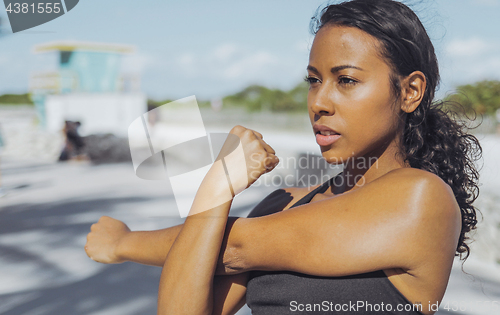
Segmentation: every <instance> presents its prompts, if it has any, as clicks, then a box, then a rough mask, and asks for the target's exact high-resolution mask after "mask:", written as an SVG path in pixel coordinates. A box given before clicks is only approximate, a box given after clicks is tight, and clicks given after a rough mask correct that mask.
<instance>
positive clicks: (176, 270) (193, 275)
mask: <svg viewBox="0 0 500 315" xmlns="http://www.w3.org/2000/svg"><path fill="white" fill-rule="evenodd" d="M227 185H228V182H227V179H226V175H225V172H224V169H223V168H222V163H216V164H214V165H213V166H212V168H211V169H210V171H209V172H208V174H207V176H205V179H204V180H203V183H202V184H201V186H200V188H199V190H198V192H197V194H196V197H195V200H194V202H193V206H192V207H191V211H190V215H189V216H188V217H187V218H186V221H185V223H184V225H183V226H182V228H181V230H180V232H179V234H178V235H177V238H176V239H175V241H174V243H173V245H172V247H171V248H170V251H169V253H168V255H167V258H166V260H165V264H164V266H163V271H162V274H161V278H160V287H159V295H158V314H211V313H212V307H213V288H212V285H213V277H214V275H215V269H216V266H217V261H218V257H219V252H220V248H221V244H222V240H223V238H224V234H225V230H226V223H227V219H228V217H227V216H228V214H229V209H230V207H231V203H232V196H231V195H229V196H228V194H227ZM228 197H229V198H228Z"/></svg>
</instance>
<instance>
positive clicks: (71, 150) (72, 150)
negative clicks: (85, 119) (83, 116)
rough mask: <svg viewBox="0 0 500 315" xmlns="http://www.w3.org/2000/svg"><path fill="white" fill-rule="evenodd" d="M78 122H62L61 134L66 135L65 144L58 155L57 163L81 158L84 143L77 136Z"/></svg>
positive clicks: (78, 135)
mask: <svg viewBox="0 0 500 315" xmlns="http://www.w3.org/2000/svg"><path fill="white" fill-rule="evenodd" d="M80 125H81V124H80V122H79V121H70V120H66V121H65V122H64V129H63V132H64V134H65V135H66V142H65V145H64V148H63V150H62V152H61V154H60V155H59V161H67V160H70V159H78V158H80V157H82V156H83V154H84V152H83V151H84V148H85V142H84V141H83V138H82V137H81V136H80V134H78V127H80Z"/></svg>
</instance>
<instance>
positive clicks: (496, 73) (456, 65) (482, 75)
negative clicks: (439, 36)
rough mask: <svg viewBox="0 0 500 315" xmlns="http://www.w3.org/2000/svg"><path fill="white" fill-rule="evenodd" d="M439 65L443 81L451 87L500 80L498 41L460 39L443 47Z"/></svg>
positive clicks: (476, 38)
mask: <svg viewBox="0 0 500 315" xmlns="http://www.w3.org/2000/svg"><path fill="white" fill-rule="evenodd" d="M445 52H446V57H445V59H444V66H443V64H442V65H441V66H442V67H441V68H442V70H444V71H442V72H443V81H448V82H449V83H451V84H453V85H455V86H456V85H461V84H468V83H474V82H477V81H480V80H500V41H498V40H489V39H486V38H480V37H471V38H461V39H454V40H452V41H450V42H449V43H448V44H447V45H446V46H445Z"/></svg>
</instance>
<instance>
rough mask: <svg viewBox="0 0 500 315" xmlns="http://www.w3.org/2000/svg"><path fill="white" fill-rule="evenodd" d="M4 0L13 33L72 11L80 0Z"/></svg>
mask: <svg viewBox="0 0 500 315" xmlns="http://www.w3.org/2000/svg"><path fill="white" fill-rule="evenodd" d="M49 1H50V2H46V0H3V3H4V4H5V10H6V11H7V16H8V17H9V21H10V27H11V28H12V32H13V33H17V32H20V31H24V30H27V29H29V28H33V27H35V26H39V25H42V24H45V23H47V22H49V21H52V20H54V19H57V18H58V17H60V16H61V15H64V14H65V13H67V12H69V11H71V10H72V9H73V8H74V7H75V6H76V5H77V4H78V1H79V0H62V1H61V0H52V1H51V0H49Z"/></svg>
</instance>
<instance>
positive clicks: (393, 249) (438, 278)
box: [86, 0, 480, 314]
mask: <svg viewBox="0 0 500 315" xmlns="http://www.w3.org/2000/svg"><path fill="white" fill-rule="evenodd" d="M314 26H315V34H316V36H315V39H314V42H313V45H312V48H311V52H310V58H309V65H308V66H307V70H308V76H307V78H306V80H307V81H308V82H309V83H310V89H309V94H308V110H309V117H310V119H311V123H312V125H313V130H314V132H315V134H316V140H317V143H318V144H319V145H320V147H321V151H322V155H323V157H324V158H325V160H326V161H328V162H329V163H332V164H339V163H342V164H344V170H343V172H342V173H341V174H339V175H338V176H336V177H334V178H332V179H331V180H329V181H328V182H326V183H324V184H323V185H320V186H318V187H316V188H315V189H314V190H313V191H312V192H311V191H310V190H311V189H310V188H304V189H300V188H290V189H285V190H278V191H276V192H274V193H272V194H271V195H269V196H268V197H266V199H264V200H263V201H262V202H261V203H260V204H259V205H258V206H257V207H256V208H255V209H254V210H253V212H252V213H251V215H250V216H249V218H228V213H229V209H230V206H231V201H232V198H231V196H229V197H228V196H227V190H228V189H227V187H228V186H227V185H228V181H229V183H230V185H231V187H232V189H233V191H234V192H235V193H237V192H238V191H240V190H243V189H245V188H246V187H248V186H250V185H251V184H252V183H253V182H254V181H255V180H256V179H257V178H258V177H259V176H260V175H262V174H264V173H266V172H268V171H270V170H272V168H273V167H275V165H276V164H277V163H278V159H277V158H276V156H275V155H274V154H275V152H274V150H273V149H272V148H271V147H270V146H269V145H267V144H266V143H265V141H264V140H263V137H262V135H261V134H260V133H258V132H256V131H253V130H249V129H246V128H244V127H241V126H237V127H235V128H233V130H232V131H231V133H232V134H235V135H237V136H238V137H239V139H240V141H241V143H240V144H241V145H242V147H243V149H244V154H245V156H244V158H245V160H246V161H247V162H248V161H252V162H251V163H247V168H246V170H242V169H240V168H238V167H236V166H235V165H237V164H238V162H240V161H241V157H240V158H239V159H238V157H237V156H235V155H229V156H227V157H226V158H225V159H224V161H225V164H222V162H220V161H219V162H220V163H215V164H214V165H213V166H212V168H211V169H210V171H209V172H208V174H207V176H206V177H205V179H204V181H203V183H202V184H201V186H200V188H199V190H198V193H197V195H196V198H195V201H194V203H193V207H192V209H191V212H190V216H188V218H187V219H186V221H185V223H184V224H183V225H179V226H175V227H172V228H169V229H164V230H160V231H153V232H130V230H129V229H128V228H127V226H126V225H125V224H123V223H122V222H120V221H117V220H114V219H112V218H109V217H103V218H101V219H100V220H99V222H98V223H97V224H94V225H93V226H92V228H91V233H90V234H89V235H88V243H87V245H86V251H87V254H88V255H89V256H90V257H91V258H92V259H94V260H96V261H99V262H103V263H119V262H122V261H125V260H129V261H135V262H139V263H144V264H150V265H157V266H163V271H162V275H161V279H160V288H159V299H158V313H159V314H233V313H235V312H236V311H237V310H238V309H239V308H240V307H241V306H242V305H243V304H244V303H245V302H247V303H248V305H249V306H250V308H251V309H252V311H253V312H254V314H289V313H292V314H293V313H304V312H311V313H314V312H316V313H326V314H329V313H330V314H332V313H339V314H358V313H365V314H373V313H376V314H434V312H435V311H437V307H438V305H439V302H440V301H441V299H442V297H443V295H444V292H445V289H446V286H447V283H448V278H449V275H450V270H451V267H452V262H453V259H454V257H455V255H459V254H460V255H461V256H462V254H465V257H467V255H468V253H469V248H468V246H467V244H466V243H465V240H466V239H467V233H468V232H469V231H470V230H471V229H474V228H475V225H476V214H475V209H474V207H473V206H472V202H473V201H474V200H475V198H476V197H477V191H478V187H477V179H478V173H477V171H476V169H475V168H474V163H473V162H474V160H475V158H477V155H475V153H480V146H479V143H478V141H477V139H476V138H475V137H473V136H472V135H469V134H467V133H465V132H464V131H463V130H462V127H461V126H460V125H459V124H457V123H456V122H454V121H453V120H452V119H451V118H449V116H448V115H447V114H446V113H445V112H443V111H442V110H441V109H440V104H432V101H433V98H434V91H435V88H436V85H437V83H438V80H439V74H438V66H437V60H436V57H435V54H434V49H433V46H432V44H431V42H430V40H429V37H428V35H427V33H426V31H425V29H424V28H423V26H422V24H421V23H420V21H419V20H418V18H417V16H416V15H415V14H414V13H413V12H412V11H411V10H410V9H409V8H408V7H406V6H405V5H403V4H401V3H398V2H395V1H392V0H377V1H373V0H354V1H350V2H345V3H341V4H338V5H330V6H328V7H326V8H325V9H323V10H322V11H321V16H320V19H319V20H316V23H315V25H314ZM441 105H442V104H441ZM228 142H229V141H228ZM233 145H234V144H231V143H226V144H225V145H224V147H223V151H222V152H224V150H226V149H229V148H230V147H231V146H233ZM227 200H229V201H227ZM206 209H210V210H206Z"/></svg>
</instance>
